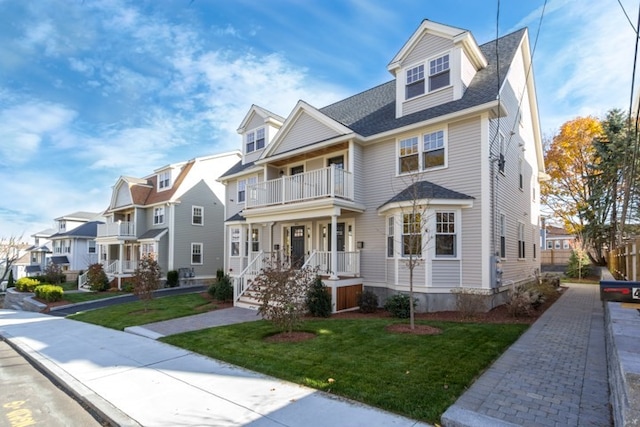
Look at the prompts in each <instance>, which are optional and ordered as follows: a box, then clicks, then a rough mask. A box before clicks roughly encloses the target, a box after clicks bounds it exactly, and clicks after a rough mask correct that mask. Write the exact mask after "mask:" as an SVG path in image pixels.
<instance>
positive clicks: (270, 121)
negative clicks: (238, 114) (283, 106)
mask: <svg viewBox="0 0 640 427" xmlns="http://www.w3.org/2000/svg"><path fill="white" fill-rule="evenodd" d="M283 122H284V118H282V117H280V116H278V115H277V114H273V113H271V112H269V111H267V110H265V109H264V108H261V107H258V106H257V105H252V106H251V108H250V109H249V112H248V113H247V115H246V116H245V118H244V120H242V123H241V124H240V127H239V128H238V133H239V134H240V135H242V164H245V163H250V162H254V161H256V160H257V159H259V158H260V156H261V155H262V152H263V151H264V149H265V147H266V146H267V145H269V142H271V140H272V139H273V137H274V136H275V134H276V133H277V132H278V129H280V127H281V126H282V123H283Z"/></svg>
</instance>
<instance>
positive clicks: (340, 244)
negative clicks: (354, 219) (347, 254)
mask: <svg viewBox="0 0 640 427" xmlns="http://www.w3.org/2000/svg"><path fill="white" fill-rule="evenodd" d="M336 234H337V236H336V247H337V248H338V252H344V242H345V239H344V222H339V223H338V224H337V227H336ZM331 236H332V234H331V224H329V247H328V248H327V251H331Z"/></svg>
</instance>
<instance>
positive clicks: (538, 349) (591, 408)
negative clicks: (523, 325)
mask: <svg viewBox="0 0 640 427" xmlns="http://www.w3.org/2000/svg"><path fill="white" fill-rule="evenodd" d="M442 424H443V425H444V426H455V427H461V426H478V427H480V426H486V427H489V426H491V427H494V426H563V427H565V426H575V427H584V426H594V427H607V426H611V425H612V421H611V414H610V411H609V383H608V378H607V355H606V347H605V328H604V314H603V304H602V302H601V301H600V297H599V287H598V286H595V285H574V284H571V285H569V289H568V290H566V291H565V293H564V295H562V296H561V297H560V299H559V300H558V301H557V302H556V303H555V304H554V305H553V306H551V308H549V309H548V310H547V311H546V312H545V313H544V314H543V315H542V316H541V317H540V318H539V319H538V320H537V321H536V322H535V323H534V324H533V325H532V326H531V328H529V329H528V330H527V331H526V332H525V333H524V334H523V335H522V336H521V337H520V339H519V340H518V341H517V342H516V343H515V344H513V345H512V346H511V347H510V348H509V349H508V350H507V351H506V352H505V353H504V354H503V355H502V356H501V357H500V358H499V359H498V360H497V361H496V362H495V363H494V364H493V365H492V366H491V368H489V369H488V370H487V371H486V372H485V373H484V374H483V375H482V376H481V377H480V378H479V379H478V380H476V382H475V383H473V385H472V386H471V387H470V388H469V389H468V390H467V391H466V392H465V393H464V394H463V395H462V396H460V398H459V399H458V400H457V401H456V403H455V404H454V405H453V406H451V407H450V408H449V409H448V410H447V411H446V412H445V413H444V415H443V417H442Z"/></svg>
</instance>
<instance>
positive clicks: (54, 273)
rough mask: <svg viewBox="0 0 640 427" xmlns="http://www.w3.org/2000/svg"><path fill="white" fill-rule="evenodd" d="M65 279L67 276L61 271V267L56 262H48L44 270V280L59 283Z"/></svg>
mask: <svg viewBox="0 0 640 427" xmlns="http://www.w3.org/2000/svg"><path fill="white" fill-rule="evenodd" d="M66 279H67V277H66V276H65V274H64V273H63V272H62V267H60V266H59V265H58V264H54V263H52V262H50V263H49V264H48V265H47V268H46V269H45V270H44V282H47V283H52V284H54V285H59V284H60V283H63V282H65V281H66Z"/></svg>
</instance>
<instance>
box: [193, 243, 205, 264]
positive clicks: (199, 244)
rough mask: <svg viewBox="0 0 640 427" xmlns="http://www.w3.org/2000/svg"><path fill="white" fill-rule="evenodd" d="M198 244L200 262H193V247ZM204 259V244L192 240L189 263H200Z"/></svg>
mask: <svg viewBox="0 0 640 427" xmlns="http://www.w3.org/2000/svg"><path fill="white" fill-rule="evenodd" d="M196 246H199V247H200V262H193V255H194V252H193V249H194V248H195V247H196ZM203 261H204V245H203V244H202V243H199V242H193V243H191V265H202V264H203Z"/></svg>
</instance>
